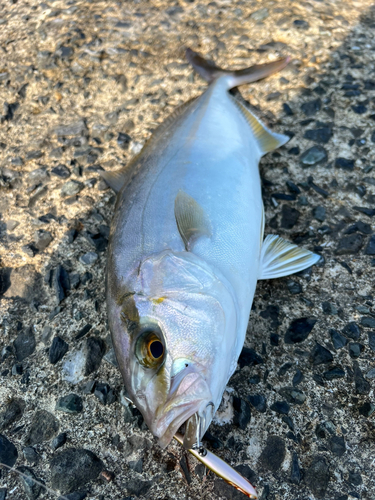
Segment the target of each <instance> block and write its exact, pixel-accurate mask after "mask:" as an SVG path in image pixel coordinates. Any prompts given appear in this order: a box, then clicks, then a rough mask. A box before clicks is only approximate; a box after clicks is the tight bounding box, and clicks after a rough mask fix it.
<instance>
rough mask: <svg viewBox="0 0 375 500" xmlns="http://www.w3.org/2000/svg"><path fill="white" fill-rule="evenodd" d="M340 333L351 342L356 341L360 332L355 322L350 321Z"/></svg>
mask: <svg viewBox="0 0 375 500" xmlns="http://www.w3.org/2000/svg"><path fill="white" fill-rule="evenodd" d="M342 333H343V334H344V335H345V336H346V337H350V338H351V339H353V340H358V339H359V337H360V336H361V330H360V328H359V326H358V325H357V323H356V322H355V321H351V322H350V323H348V324H347V325H345V326H344V328H343V330H342Z"/></svg>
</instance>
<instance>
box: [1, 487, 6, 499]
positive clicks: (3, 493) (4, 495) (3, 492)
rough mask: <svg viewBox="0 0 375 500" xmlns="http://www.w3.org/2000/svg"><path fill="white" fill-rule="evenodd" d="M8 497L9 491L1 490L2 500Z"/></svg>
mask: <svg viewBox="0 0 375 500" xmlns="http://www.w3.org/2000/svg"><path fill="white" fill-rule="evenodd" d="M6 496H7V489H6V488H0V500H5V499H6Z"/></svg>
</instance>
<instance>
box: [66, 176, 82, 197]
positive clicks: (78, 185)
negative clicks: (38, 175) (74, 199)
mask: <svg viewBox="0 0 375 500" xmlns="http://www.w3.org/2000/svg"><path fill="white" fill-rule="evenodd" d="M84 187H85V185H84V184H83V182H79V181H75V180H71V181H68V182H66V183H65V184H64V185H63V187H62V188H61V196H63V197H64V198H65V197H67V196H74V195H75V194H78V193H80V192H81V191H82V189H83V188H84Z"/></svg>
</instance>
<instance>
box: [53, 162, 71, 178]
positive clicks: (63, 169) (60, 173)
mask: <svg viewBox="0 0 375 500" xmlns="http://www.w3.org/2000/svg"><path fill="white" fill-rule="evenodd" d="M51 174H53V175H56V177H60V179H68V177H70V175H71V172H70V170H69V169H68V167H67V166H65V165H63V164H60V165H57V167H54V168H53V169H52V170H51Z"/></svg>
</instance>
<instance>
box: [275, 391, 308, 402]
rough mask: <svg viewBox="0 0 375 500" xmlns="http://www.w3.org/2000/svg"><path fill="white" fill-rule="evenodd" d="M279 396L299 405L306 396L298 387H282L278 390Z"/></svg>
mask: <svg viewBox="0 0 375 500" xmlns="http://www.w3.org/2000/svg"><path fill="white" fill-rule="evenodd" d="M279 394H280V396H282V397H283V398H285V399H286V400H287V401H288V403H290V404H297V405H301V404H303V403H304V402H305V400H306V396H305V395H304V393H303V392H302V391H301V390H300V389H296V388H295V387H283V388H282V389H280V390H279Z"/></svg>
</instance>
